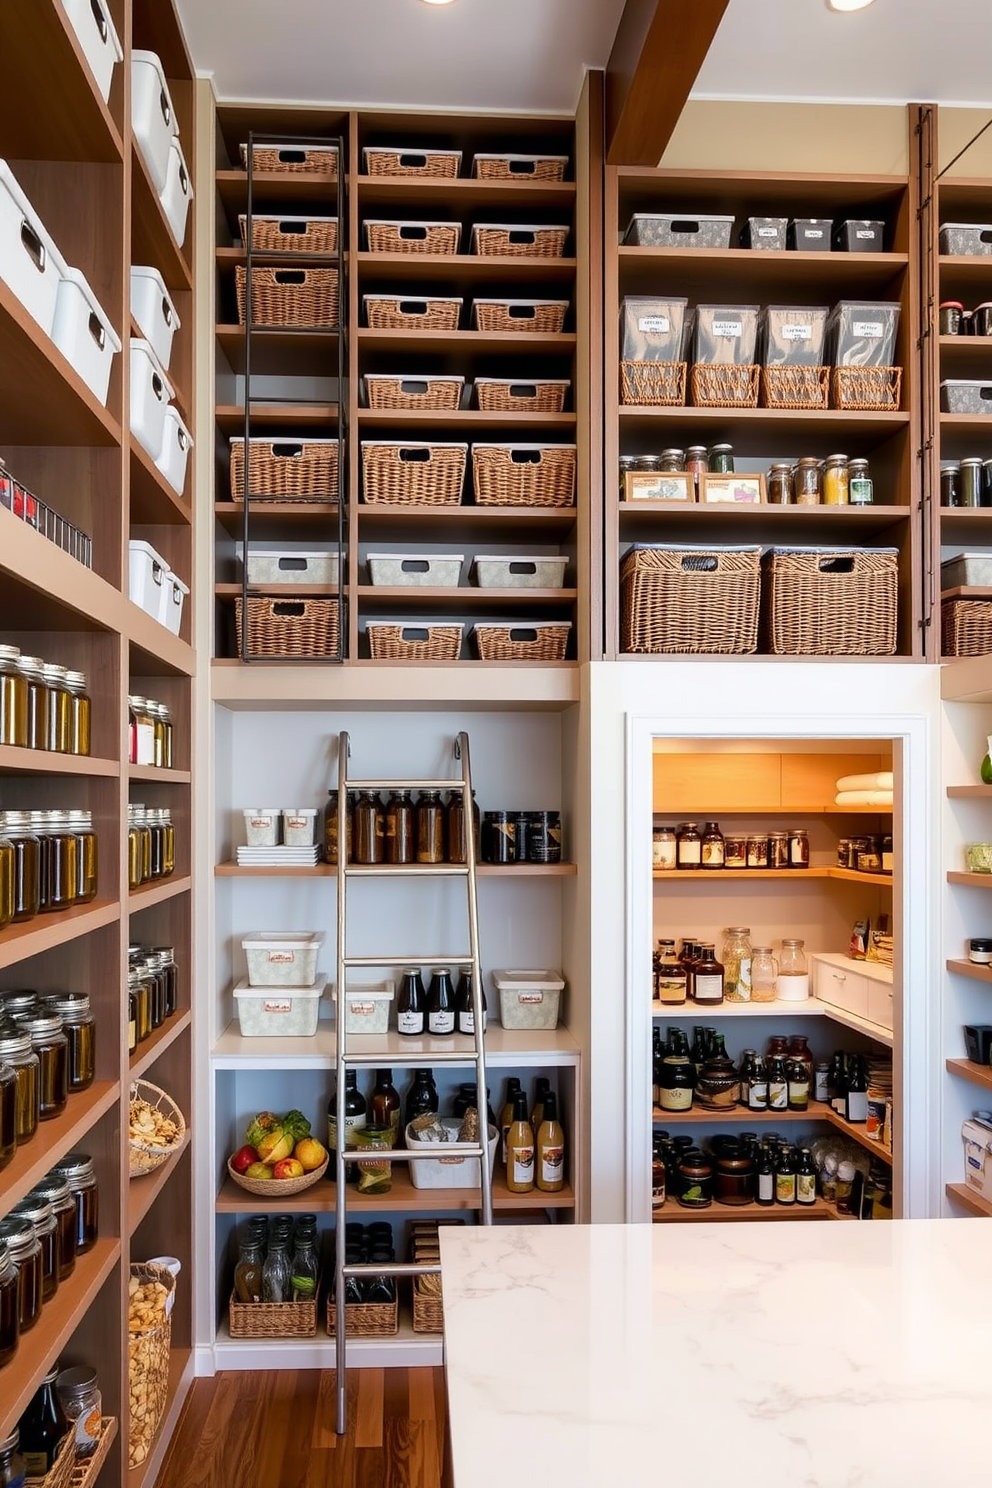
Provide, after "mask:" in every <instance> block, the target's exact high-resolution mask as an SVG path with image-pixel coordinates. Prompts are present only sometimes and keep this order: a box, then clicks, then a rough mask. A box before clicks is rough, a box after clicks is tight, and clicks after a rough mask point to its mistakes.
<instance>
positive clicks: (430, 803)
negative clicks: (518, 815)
mask: <svg viewBox="0 0 992 1488" xmlns="http://www.w3.org/2000/svg"><path fill="white" fill-rule="evenodd" d="M514 840H516V834H514ZM417 862H418V863H443V862H444V807H443V806H442V805H441V792H440V791H436V790H424V791H421V792H420V795H419V797H418V799H417Z"/></svg>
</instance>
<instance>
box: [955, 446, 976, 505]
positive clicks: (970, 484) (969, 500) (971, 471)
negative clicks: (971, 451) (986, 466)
mask: <svg viewBox="0 0 992 1488" xmlns="http://www.w3.org/2000/svg"><path fill="white" fill-rule="evenodd" d="M981 504H982V462H981V459H980V458H979V456H978V455H968V456H967V457H966V458H965V459H963V460H962V461H961V469H960V473H959V475H958V505H959V506H981Z"/></svg>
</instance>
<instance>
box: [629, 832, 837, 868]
mask: <svg viewBox="0 0 992 1488" xmlns="http://www.w3.org/2000/svg"><path fill="white" fill-rule="evenodd" d="M651 864H652V867H653V868H654V869H655V870H656V871H658V872H670V871H671V870H672V869H681V868H684V869H687V870H693V869H696V868H700V869H719V868H808V867H809V833H808V832H807V831H806V829H805V827H790V828H789V829H788V830H787V831H785V832H748V833H747V834H746V835H745V834H737V833H734V834H727V835H724V833H723V832H721V831H720V824H719V822H715V821H708V822H704V823H703V828H702V831H700V829H699V823H698V822H680V823H679V825H678V826H677V827H655V828H654V829H653V833H652V842H651Z"/></svg>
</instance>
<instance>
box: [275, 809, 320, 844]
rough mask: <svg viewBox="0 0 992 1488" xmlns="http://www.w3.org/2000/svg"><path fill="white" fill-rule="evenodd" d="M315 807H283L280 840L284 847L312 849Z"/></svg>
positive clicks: (315, 816)
mask: <svg viewBox="0 0 992 1488" xmlns="http://www.w3.org/2000/svg"><path fill="white" fill-rule="evenodd" d="M316 819H317V809H316V807H315V806H284V807H283V809H282V840H283V843H284V844H285V846H286V847H313V834H314V823H315V821H316Z"/></svg>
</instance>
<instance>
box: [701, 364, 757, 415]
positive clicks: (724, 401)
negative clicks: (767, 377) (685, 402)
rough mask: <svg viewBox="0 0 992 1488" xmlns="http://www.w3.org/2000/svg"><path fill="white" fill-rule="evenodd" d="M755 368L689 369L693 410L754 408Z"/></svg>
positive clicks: (720, 367) (755, 393)
mask: <svg viewBox="0 0 992 1488" xmlns="http://www.w3.org/2000/svg"><path fill="white" fill-rule="evenodd" d="M760 371H761V368H760V367H758V366H752V365H747V366H740V367H738V366H733V365H730V366H724V365H717V366H712V367H710V366H705V365H703V364H702V363H697V364H696V365H695V366H694V367H693V369H692V377H691V385H692V402H693V406H694V407H695V408H757V406H758V382H759V378H758V373H759V372H760Z"/></svg>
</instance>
